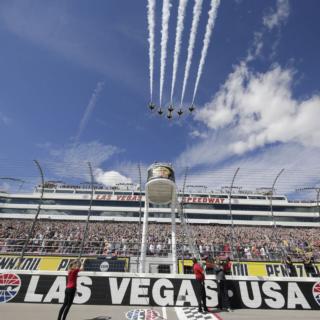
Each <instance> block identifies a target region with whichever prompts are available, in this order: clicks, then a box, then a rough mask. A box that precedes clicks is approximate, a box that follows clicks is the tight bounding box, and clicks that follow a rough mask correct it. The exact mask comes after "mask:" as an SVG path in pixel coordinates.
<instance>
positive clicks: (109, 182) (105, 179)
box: [94, 169, 132, 186]
mask: <svg viewBox="0 0 320 320" xmlns="http://www.w3.org/2000/svg"><path fill="white" fill-rule="evenodd" d="M94 177H95V180H96V182H99V183H102V184H104V185H106V186H114V185H116V184H118V183H132V180H131V178H129V177H125V176H124V175H122V174H121V173H119V172H117V171H103V170H102V169H96V170H95V171H94Z"/></svg>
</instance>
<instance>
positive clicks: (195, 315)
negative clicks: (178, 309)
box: [182, 307, 215, 320]
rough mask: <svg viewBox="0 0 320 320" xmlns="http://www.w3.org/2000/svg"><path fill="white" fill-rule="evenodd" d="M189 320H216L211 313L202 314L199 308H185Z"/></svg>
mask: <svg viewBox="0 0 320 320" xmlns="http://www.w3.org/2000/svg"><path fill="white" fill-rule="evenodd" d="M182 310H183V312H184V314H185V316H186V317H187V319H190V320H191V319H197V320H198V319H199V320H212V319H215V318H214V317H213V316H212V314H210V313H207V314H206V313H205V314H203V313H200V312H199V311H198V308H191V307H184V308H182Z"/></svg>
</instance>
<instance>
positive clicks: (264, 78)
mask: <svg viewBox="0 0 320 320" xmlns="http://www.w3.org/2000/svg"><path fill="white" fill-rule="evenodd" d="M293 77H294V70H292V69H282V68H281V67H280V66H279V65H275V66H273V67H272V68H271V69H269V70H268V71H267V72H265V73H258V72H252V71H250V70H249V68H248V66H247V65H246V64H244V63H242V64H240V65H239V66H237V67H236V68H235V70H234V72H233V73H231V74H230V75H229V77H228V79H227V80H226V82H225V84H224V85H223V86H222V87H221V88H220V90H219V91H218V92H217V94H216V95H215V97H214V99H213V100H212V101H211V102H209V103H207V104H206V105H205V106H204V108H203V109H201V110H199V111H198V113H197V114H196V116H195V118H196V120H199V121H202V122H203V123H204V124H205V125H206V126H208V127H209V128H210V129H214V130H217V129H221V128H226V127H228V128H229V131H230V132H231V135H232V133H233V137H232V139H231V141H229V143H228V148H229V150H230V151H231V153H235V154H242V153H244V152H247V151H250V150H254V149H256V148H258V147H263V146H265V145H268V144H271V143H275V142H284V143H287V142H298V143H300V144H302V145H305V146H313V147H320V130H318V121H317V119H319V117H320V96H319V95H313V96H312V97H310V98H308V99H305V100H296V99H294V98H293V94H292V85H293Z"/></svg>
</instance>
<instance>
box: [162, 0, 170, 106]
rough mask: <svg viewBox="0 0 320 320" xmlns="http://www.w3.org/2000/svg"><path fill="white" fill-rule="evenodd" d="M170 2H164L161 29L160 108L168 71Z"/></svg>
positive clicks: (166, 0) (168, 0) (165, 0)
mask: <svg viewBox="0 0 320 320" xmlns="http://www.w3.org/2000/svg"><path fill="white" fill-rule="evenodd" d="M170 7H171V4H170V0H163V5H162V27H161V28H162V29H161V58H160V107H161V105H162V90H163V82H164V73H165V71H166V62H167V44H168V29H169V19H170Z"/></svg>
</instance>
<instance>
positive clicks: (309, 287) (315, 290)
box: [0, 270, 320, 310]
mask: <svg viewBox="0 0 320 320" xmlns="http://www.w3.org/2000/svg"><path fill="white" fill-rule="evenodd" d="M66 274H67V273H66V272H63V271H61V272H42V271H19V272H13V271H11V270H7V271H6V270H3V271H2V273H1V274H0V287H1V288H2V289H1V291H0V292H1V295H0V302H2V303H15V302H19V303H62V302H63V300H64V290H65V287H66ZM317 280H319V281H317ZM226 283H227V287H228V295H229V297H230V301H231V306H232V308H235V309H239V308H246V309H303V310H319V309H320V279H316V278H290V279H288V278H275V277H235V276H229V277H228V279H227V280H226ZM195 285H196V283H195V280H194V277H193V276H192V275H190V276H188V275H176V276H173V275H161V276H160V275H159V274H133V273H110V272H109V273H104V272H81V273H79V276H78V280H77V295H76V297H75V300H74V303H76V304H90V305H128V306H167V307H173V306H176V307H182V306H194V307H195V306H197V305H198V301H197V297H198V295H197V293H196V286H195ZM205 285H206V295H207V305H208V306H209V307H212V308H215V307H217V304H218V282H217V281H216V279H215V276H207V278H206V281H205Z"/></svg>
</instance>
